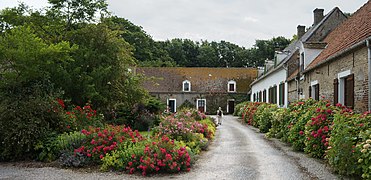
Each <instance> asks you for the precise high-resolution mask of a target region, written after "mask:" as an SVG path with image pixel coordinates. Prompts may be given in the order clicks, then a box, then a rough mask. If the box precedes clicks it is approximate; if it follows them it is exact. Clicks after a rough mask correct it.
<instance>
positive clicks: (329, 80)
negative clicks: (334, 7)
mask: <svg viewBox="0 0 371 180" xmlns="http://www.w3.org/2000/svg"><path fill="white" fill-rule="evenodd" d="M323 42H324V43H326V48H325V49H324V50H323V51H322V52H321V53H320V54H319V55H318V56H317V57H316V58H315V59H314V60H313V61H312V62H311V63H310V64H309V65H308V66H307V67H306V68H305V70H304V71H303V74H304V75H305V78H304V80H303V81H302V88H303V93H304V96H305V97H315V98H318V97H320V96H323V98H324V99H328V100H331V101H332V102H333V103H334V104H336V103H341V104H343V105H346V106H348V107H350V108H354V110H355V111H358V112H364V111H367V110H370V109H371V105H370V103H371V100H370V98H371V94H370V91H369V89H370V88H371V79H370V73H371V49H370V47H371V46H370V45H371V44H370V43H371V2H370V1H368V2H367V3H366V4H365V5H364V6H363V7H361V8H360V9H359V10H358V11H357V12H355V13H354V14H353V15H352V16H351V17H349V19H347V20H346V21H344V22H343V23H342V24H341V25H340V26H338V27H337V28H336V29H335V30H334V31H332V32H331V33H330V34H329V35H328V36H327V37H326V38H325V39H324V40H323Z"/></svg>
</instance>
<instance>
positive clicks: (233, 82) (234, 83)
mask: <svg viewBox="0 0 371 180" xmlns="http://www.w3.org/2000/svg"><path fill="white" fill-rule="evenodd" d="M230 84H233V85H234V91H230V90H229V85H230ZM227 91H228V92H236V91H237V84H236V81H233V80H230V81H228V84H227Z"/></svg>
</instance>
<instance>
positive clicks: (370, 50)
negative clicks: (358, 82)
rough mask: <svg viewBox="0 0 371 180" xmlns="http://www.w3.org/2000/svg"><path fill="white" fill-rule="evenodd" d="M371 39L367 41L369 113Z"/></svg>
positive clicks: (370, 99) (369, 109)
mask: <svg viewBox="0 0 371 180" xmlns="http://www.w3.org/2000/svg"><path fill="white" fill-rule="evenodd" d="M370 40H371V38H369V39H367V40H366V45H367V50H368V58H367V64H368V111H371V77H370V75H371V42H370Z"/></svg>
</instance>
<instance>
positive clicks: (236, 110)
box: [233, 101, 249, 117]
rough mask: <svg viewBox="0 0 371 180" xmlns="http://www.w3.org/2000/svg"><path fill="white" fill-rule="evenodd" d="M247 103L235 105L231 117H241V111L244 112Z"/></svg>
mask: <svg viewBox="0 0 371 180" xmlns="http://www.w3.org/2000/svg"><path fill="white" fill-rule="evenodd" d="M248 103H249V102H247V101H246V102H241V103H239V104H237V105H236V106H235V107H234V113H233V115H234V116H238V117H242V113H243V110H244V107H245V106H246V105H247V104H248Z"/></svg>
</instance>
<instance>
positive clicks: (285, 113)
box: [267, 108, 290, 139]
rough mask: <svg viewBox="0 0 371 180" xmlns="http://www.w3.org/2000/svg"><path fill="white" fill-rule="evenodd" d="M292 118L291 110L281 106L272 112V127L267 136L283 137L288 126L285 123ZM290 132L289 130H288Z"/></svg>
mask: <svg viewBox="0 0 371 180" xmlns="http://www.w3.org/2000/svg"><path fill="white" fill-rule="evenodd" d="M289 120H290V116H289V110H288V109H286V108H279V109H277V110H275V111H273V112H272V119H271V121H272V127H271V128H270V129H269V132H268V133H267V137H275V138H278V139H280V138H282V137H283V136H284V135H285V131H284V130H286V129H287V128H286V127H285V125H286V124H287V122H288V121H289ZM286 133H288V132H286Z"/></svg>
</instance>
